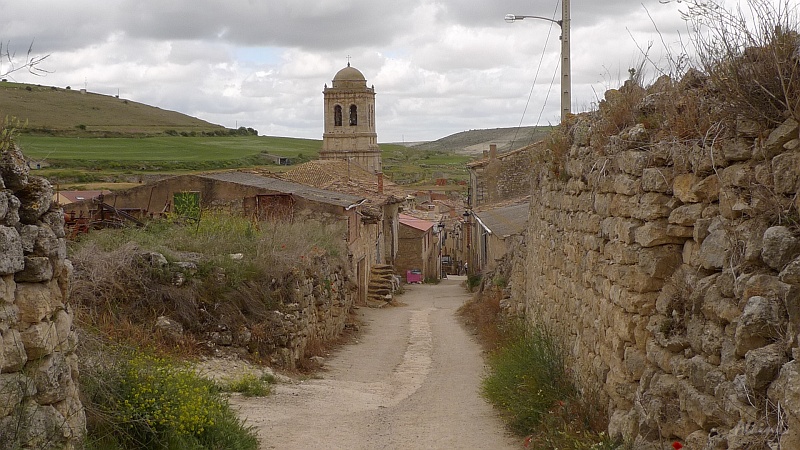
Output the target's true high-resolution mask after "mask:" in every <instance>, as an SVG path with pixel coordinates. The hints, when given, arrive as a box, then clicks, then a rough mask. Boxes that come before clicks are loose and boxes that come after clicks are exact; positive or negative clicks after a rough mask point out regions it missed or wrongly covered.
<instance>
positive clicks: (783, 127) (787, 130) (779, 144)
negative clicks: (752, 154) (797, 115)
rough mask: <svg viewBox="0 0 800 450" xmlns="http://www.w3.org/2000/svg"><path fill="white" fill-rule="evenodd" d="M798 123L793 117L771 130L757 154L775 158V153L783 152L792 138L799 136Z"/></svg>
mask: <svg viewBox="0 0 800 450" xmlns="http://www.w3.org/2000/svg"><path fill="white" fill-rule="evenodd" d="M797 130H798V123H797V121H796V120H795V119H793V118H788V119H786V120H785V121H784V122H783V123H782V124H780V125H779V126H778V127H777V128H775V129H774V130H772V132H770V134H769V136H768V137H767V139H766V141H764V144H763V147H762V148H761V149H759V150H760V154H759V155H756V156H763V157H764V158H766V159H770V158H773V157H774V156H775V155H778V154H780V153H781V152H783V146H784V145H785V144H786V143H788V142H789V141H791V140H792V139H797V138H798V133H797Z"/></svg>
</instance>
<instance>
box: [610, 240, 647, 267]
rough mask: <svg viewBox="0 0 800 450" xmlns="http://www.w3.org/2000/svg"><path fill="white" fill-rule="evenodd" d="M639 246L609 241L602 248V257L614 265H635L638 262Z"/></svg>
mask: <svg viewBox="0 0 800 450" xmlns="http://www.w3.org/2000/svg"><path fill="white" fill-rule="evenodd" d="M640 249H641V247H640V246H639V245H636V244H633V245H628V244H625V243H623V242H619V241H610V242H608V243H607V244H606V245H605V246H603V256H604V257H605V258H607V259H609V260H611V261H612V262H614V263H616V264H636V263H637V262H638V261H639V250H640Z"/></svg>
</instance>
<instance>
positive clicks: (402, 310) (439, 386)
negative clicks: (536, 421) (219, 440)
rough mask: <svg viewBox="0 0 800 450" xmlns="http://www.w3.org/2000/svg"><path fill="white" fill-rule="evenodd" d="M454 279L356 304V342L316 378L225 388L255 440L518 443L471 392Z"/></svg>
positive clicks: (269, 444)
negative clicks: (383, 303)
mask: <svg viewBox="0 0 800 450" xmlns="http://www.w3.org/2000/svg"><path fill="white" fill-rule="evenodd" d="M462 280H463V278H460V277H452V278H450V279H447V280H443V281H442V283H440V284H439V285H414V286H410V287H407V289H406V293H405V294H403V295H402V296H399V297H398V300H399V301H400V302H402V303H404V304H405V305H404V306H399V307H390V308H383V309H371V308H361V309H359V310H358V313H359V315H360V317H361V319H362V321H363V324H364V325H363V328H362V329H363V332H362V335H361V336H360V337H359V340H358V342H356V343H353V344H349V345H345V346H344V347H342V348H341V349H340V350H338V351H337V352H336V353H335V354H334V355H332V356H331V357H330V359H329V360H328V361H327V363H326V365H325V370H324V371H322V372H320V373H319V376H318V377H315V378H313V379H310V380H305V381H302V382H297V383H291V384H286V383H281V384H278V385H276V389H275V392H274V394H272V395H270V396H269V397H265V398H254V399H246V398H242V397H234V398H233V399H232V403H233V404H234V406H236V407H238V408H239V409H240V411H241V414H242V417H245V418H246V419H247V423H248V424H250V425H253V426H255V427H256V428H257V429H258V432H259V435H260V437H261V441H262V448H264V449H280V450H291V449H348V450H349V449H353V450H357V449H365V450H366V449H462V448H463V449H492V450H495V449H499V450H502V449H514V448H520V447H521V446H520V442H521V441H520V440H518V439H514V438H512V437H510V436H509V435H508V434H506V433H505V431H504V430H503V425H502V423H501V422H500V420H499V419H498V418H497V416H496V414H495V412H494V411H493V410H492V408H491V406H490V405H489V404H487V403H486V402H485V401H484V400H483V399H482V398H481V397H480V394H479V390H480V378H481V376H482V375H483V373H484V364H483V360H482V358H481V351H480V348H479V346H478V344H477V343H476V342H475V340H474V339H473V338H472V336H470V335H469V333H468V332H467V331H466V330H465V328H464V327H463V326H462V325H461V324H460V323H459V322H458V319H457V317H456V316H455V312H456V309H458V307H459V306H461V304H462V303H463V302H464V301H465V300H466V299H467V298H468V294H467V293H466V292H465V291H464V289H463V287H461V281H462Z"/></svg>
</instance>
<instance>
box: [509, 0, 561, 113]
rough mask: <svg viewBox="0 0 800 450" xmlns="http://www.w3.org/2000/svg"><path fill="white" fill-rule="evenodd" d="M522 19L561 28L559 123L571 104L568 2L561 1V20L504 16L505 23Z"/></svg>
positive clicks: (513, 15) (512, 15)
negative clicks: (538, 21) (540, 21)
mask: <svg viewBox="0 0 800 450" xmlns="http://www.w3.org/2000/svg"><path fill="white" fill-rule="evenodd" d="M522 19H541V20H546V21H548V22H553V23H556V24H558V26H560V27H561V123H564V121H565V120H566V118H567V114H569V113H570V108H571V104H572V96H571V95H570V91H571V82H570V63H569V22H570V18H569V0H563V8H562V10H561V20H553V19H548V18H547V17H541V16H519V15H516V14H506V22H508V23H512V22H515V21H517V20H522Z"/></svg>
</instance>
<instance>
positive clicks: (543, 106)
mask: <svg viewBox="0 0 800 450" xmlns="http://www.w3.org/2000/svg"><path fill="white" fill-rule="evenodd" d="M560 4H561V1H560V0H559V1H557V2H556V8H555V10H554V11H553V22H550V28H548V30H547V38H545V41H544V47H542V56H541V57H540V58H539V66H538V67H537V68H536V75H534V77H533V83H532V84H531V90H530V92H529V93H528V100H527V101H526V102H525V109H524V110H523V111H522V117H520V119H519V125H517V130H516V131H515V132H514V138H513V139H512V140H511V145H510V146H509V150H513V149H514V143H515V142H516V141H517V135H518V134H519V130H520V129H521V128H522V121H523V120H525V113H527V112H528V106H529V105H530V103H531V97H533V89H534V87H536V80H537V79H539V71H540V70H541V69H542V63H543V62H544V55H545V51H546V50H547V44H548V43H549V42H550V35H551V34H552V32H553V23H554V22H555V20H556V19H555V17H556V14H557V13H558V6H559V5H560ZM556 68H558V66H556ZM554 83H555V76H554V77H553V80H552V81H551V82H550V88H549V89H548V90H547V95H546V96H545V103H544V104H543V105H542V112H540V113H539V118H538V119H537V120H536V123H537V124H538V123H539V120H541V118H542V114H543V112H544V108H545V106H546V105H547V99H548V98H549V97H550V91H551V90H552V89H553V84H554Z"/></svg>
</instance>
